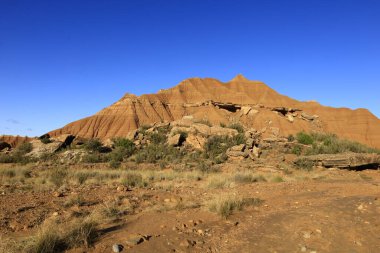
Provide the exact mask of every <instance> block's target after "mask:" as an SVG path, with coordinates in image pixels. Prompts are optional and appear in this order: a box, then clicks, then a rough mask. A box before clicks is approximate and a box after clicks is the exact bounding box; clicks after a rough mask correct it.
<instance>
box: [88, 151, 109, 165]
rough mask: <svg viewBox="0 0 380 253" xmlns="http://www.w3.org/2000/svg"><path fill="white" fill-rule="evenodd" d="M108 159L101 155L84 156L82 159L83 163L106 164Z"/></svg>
mask: <svg viewBox="0 0 380 253" xmlns="http://www.w3.org/2000/svg"><path fill="white" fill-rule="evenodd" d="M107 160H108V158H107V157H106V156H104V155H103V154H99V153H95V154H86V155H84V156H83V157H82V162H83V163H103V162H107Z"/></svg>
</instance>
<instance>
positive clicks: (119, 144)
mask: <svg viewBox="0 0 380 253" xmlns="http://www.w3.org/2000/svg"><path fill="white" fill-rule="evenodd" d="M113 143H114V146H115V149H116V150H118V152H122V153H123V154H124V156H128V157H129V156H131V155H133V153H134V152H135V150H136V145H135V144H134V143H133V141H131V140H129V139H126V138H115V139H113Z"/></svg>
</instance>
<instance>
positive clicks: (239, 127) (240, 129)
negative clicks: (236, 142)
mask: <svg viewBox="0 0 380 253" xmlns="http://www.w3.org/2000/svg"><path fill="white" fill-rule="evenodd" d="M228 128H231V129H235V130H236V131H238V133H244V127H243V126H242V125H241V124H239V123H233V124H231V125H229V126H228Z"/></svg>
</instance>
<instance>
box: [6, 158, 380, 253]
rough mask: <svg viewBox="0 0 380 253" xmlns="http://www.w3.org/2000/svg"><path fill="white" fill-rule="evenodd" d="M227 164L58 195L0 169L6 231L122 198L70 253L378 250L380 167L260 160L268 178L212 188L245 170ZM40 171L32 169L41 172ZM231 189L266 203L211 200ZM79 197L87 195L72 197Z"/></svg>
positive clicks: (11, 235) (21, 232) (22, 233)
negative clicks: (229, 204)
mask: <svg viewBox="0 0 380 253" xmlns="http://www.w3.org/2000/svg"><path fill="white" fill-rule="evenodd" d="M223 166H224V167H223V168H222V172H216V173H212V174H207V175H206V174H199V175H200V176H197V175H195V174H191V175H190V174H189V175H187V176H186V177H185V176H184V177H182V178H179V176H178V175H179V174H170V173H171V172H170V170H168V172H167V173H169V174H170V175H171V178H169V177H168V176H167V177H166V179H165V180H162V178H161V180H157V181H155V180H152V182H151V183H150V184H149V185H147V186H144V187H131V188H130V189H128V190H127V189H124V188H122V187H120V184H119V183H118V181H112V182H107V183H92V182H88V183H85V184H81V185H76V184H67V186H65V187H64V188H65V189H64V190H62V187H61V192H62V194H57V189H55V188H54V187H46V188H36V186H35V185H34V184H32V186H30V185H29V184H28V182H29V181H30V182H31V180H32V179H33V176H32V177H31V179H30V178H28V179H26V182H23V184H21V183H19V182H18V181H17V182H16V181H14V182H13V183H12V181H9V182H8V181H7V180H5V179H4V177H5V176H4V175H3V180H2V181H1V182H2V184H1V187H0V234H1V239H2V240H5V239H16V240H20V239H23V238H28V237H29V236H33V235H35V234H36V233H37V231H38V230H39V229H40V227H41V226H42V225H43V224H44V222H46V220H49V219H53V218H54V219H59V218H61V219H65V220H69V219H71V218H74V217H81V216H88V215H91V214H92V213H93V212H94V210H95V209H96V208H99V207H101V206H104V205H106V204H104V203H110V201H111V202H112V201H116V202H117V207H118V210H119V211H118V213H117V215H115V216H113V217H112V219H107V220H104V221H103V220H102V221H100V223H99V226H98V235H97V238H96V240H95V241H94V243H92V244H91V245H89V246H88V247H85V246H82V247H77V248H73V249H70V250H68V252H73V253H74V252H78V253H79V252H112V246H113V245H114V244H120V245H121V246H122V247H123V249H122V251H121V252H278V253H280V252H309V253H313V252H314V253H315V252H318V253H320V252H350V253H351V252H352V253H354V252H379V249H380V219H379V217H380V186H379V185H380V171H378V170H368V171H360V172H357V171H348V170H337V169H330V170H326V169H319V170H313V171H310V172H305V171H297V170H291V171H290V172H289V171H286V172H284V171H281V170H279V171H270V170H265V169H263V170H260V168H255V169H253V170H251V171H250V173H253V174H260V175H263V176H264V177H265V178H267V180H266V182H264V180H263V181H258V182H237V181H231V182H228V183H225V184H217V186H216V187H214V186H213V184H212V180H216V179H217V180H223V178H228V177H230V178H231V175H233V174H231V171H234V168H236V171H238V170H243V169H244V168H243V167H244V164H239V163H235V164H226V165H223ZM6 169H8V170H9V167H4V168H1V170H6ZM34 170H38V169H35V168H32V175H33V174H38V173H34V172H33V171H34ZM89 170H91V169H89ZM163 173H166V172H165V171H163ZM179 173H181V172H179ZM41 175H42V174H41ZM41 175H40V177H41ZM47 180H48V179H47ZM225 195H229V196H232V197H233V196H236V198H256V199H260V200H262V202H261V203H260V204H257V205H250V206H246V207H244V208H242V209H241V210H234V211H233V213H232V214H231V215H229V216H228V217H227V218H224V217H221V216H220V215H218V214H217V213H215V212H211V211H210V210H209V204H208V203H210V201H212V200H213V199H217V198H218V197H220V196H225ZM76 196H80V198H81V200H80V201H76V202H75V203H72V204H70V199H75V198H76ZM136 238H137V239H136Z"/></svg>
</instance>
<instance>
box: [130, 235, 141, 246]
mask: <svg viewBox="0 0 380 253" xmlns="http://www.w3.org/2000/svg"><path fill="white" fill-rule="evenodd" d="M143 241H144V236H142V235H140V234H132V235H130V236H129V237H128V239H127V240H126V243H127V244H128V245H130V246H135V245H138V244H140V243H142V242H143Z"/></svg>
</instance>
